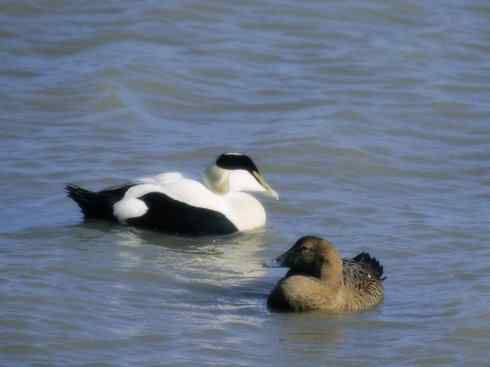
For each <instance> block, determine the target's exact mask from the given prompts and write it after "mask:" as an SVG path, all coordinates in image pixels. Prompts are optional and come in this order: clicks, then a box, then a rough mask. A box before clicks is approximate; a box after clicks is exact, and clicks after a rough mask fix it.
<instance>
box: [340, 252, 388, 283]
mask: <svg viewBox="0 0 490 367" xmlns="http://www.w3.org/2000/svg"><path fill="white" fill-rule="evenodd" d="M343 276H344V283H345V284H346V285H348V286H351V287H353V288H357V289H364V288H367V287H368V286H369V284H371V283H379V282H382V281H383V280H385V279H386V277H383V266H382V265H381V264H380V262H379V261H378V260H377V259H376V258H375V257H373V256H371V255H369V254H368V253H367V252H362V253H360V254H359V255H357V256H356V257H354V258H352V259H343Z"/></svg>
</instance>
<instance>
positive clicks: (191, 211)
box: [114, 179, 237, 235]
mask: <svg viewBox="0 0 490 367" xmlns="http://www.w3.org/2000/svg"><path fill="white" fill-rule="evenodd" d="M229 212H230V210H229V208H228V205H227V203H226V201H225V199H223V197H222V196H221V195H217V194H215V193H213V192H212V191H210V190H209V189H207V188H206V187H205V186H204V185H203V184H201V183H200V182H198V181H194V180H190V179H180V180H176V181H167V183H165V184H148V183H143V184H139V185H135V186H134V187H132V188H130V189H129V190H128V191H127V192H126V194H125V195H124V197H123V198H122V199H121V200H120V201H119V202H117V203H116V204H115V205H114V215H115V216H116V218H117V219H118V220H119V221H120V222H123V223H129V224H133V225H141V226H147V227H152V228H156V229H160V230H163V231H166V232H171V233H180V234H191V235H194V234H203V233H209V234H225V233H233V232H236V231H237V228H236V226H235V225H234V224H233V222H232V220H231V219H230V218H231V215H230V214H229Z"/></svg>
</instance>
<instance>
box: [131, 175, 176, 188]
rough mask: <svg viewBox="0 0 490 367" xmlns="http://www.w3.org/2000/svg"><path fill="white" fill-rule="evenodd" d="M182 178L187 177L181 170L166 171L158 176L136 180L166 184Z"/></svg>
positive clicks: (137, 180)
mask: <svg viewBox="0 0 490 367" xmlns="http://www.w3.org/2000/svg"><path fill="white" fill-rule="evenodd" d="M182 179H185V177H184V175H182V174H181V173H180V172H165V173H160V174H159V175H156V176H148V177H140V178H138V179H136V180H135V182H136V183H146V184H153V185H162V186H165V185H168V184H170V183H173V182H177V181H180V180H182Z"/></svg>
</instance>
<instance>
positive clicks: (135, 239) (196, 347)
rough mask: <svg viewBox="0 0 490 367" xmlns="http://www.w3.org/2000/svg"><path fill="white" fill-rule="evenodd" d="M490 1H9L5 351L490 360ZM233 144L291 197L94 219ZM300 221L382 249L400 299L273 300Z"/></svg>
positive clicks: (390, 292)
mask: <svg viewBox="0 0 490 367" xmlns="http://www.w3.org/2000/svg"><path fill="white" fill-rule="evenodd" d="M489 42H490V6H489V5H488V3H487V2H486V1H483V0H480V1H462V0H461V1H448V2H442V1H435V2H425V1H411V2H409V3H407V2H404V1H391V2H383V1H373V0H371V1H355V0H354V1H330V2H326V1H305V2H295V1H277V0H269V1H249V2H241V3H237V2H227V1H222V0H219V1H218V0H213V1H166V2H161V1H152V0H146V1H139V2H130V1H104V2H95V1H94V2H81V1H68V0H47V1H37V2H34V1H24V2H22V3H21V2H16V1H6V0H3V1H1V2H0V60H1V63H0V110H1V114H0V124H1V125H0V126H1V127H2V129H1V130H0V143H1V144H0V152H1V156H2V157H3V159H2V160H1V161H0V190H1V192H2V193H3V195H2V199H1V205H0V216H1V218H2V220H1V221H0V254H1V255H0V269H1V272H0V300H1V301H0V331H1V332H0V345H1V346H0V365H2V366H26V365H38V366H54V365H57V366H67V365H76V366H88V365H90V366H95V365H97V366H134V365H141V366H160V365H161V366H163V365H168V366H196V365H200V366H204V365H210V366H265V365H267V366H270V365H274V366H300V365H310V366H314V365H318V366H324V365H335V366H359V365H369V366H387V365H400V366H402V365H403V366H413V365H417V366H447V365H463V364H464V365H471V366H477V365H488V346H489V342H488V340H489V337H490V327H489V321H490V311H489V308H488V305H489V303H490V265H489V259H490V249H489V242H490V241H489V240H490V236H489V232H488V231H489V218H490V209H489V199H490V125H489V124H490V61H489V60H490V43H489ZM223 151H243V152H246V153H249V154H250V155H251V156H252V157H254V158H255V159H256V161H257V163H258V165H259V166H260V167H261V168H262V169H263V171H264V173H265V175H266V176H267V177H268V179H269V181H270V183H271V184H272V186H273V187H274V188H275V189H276V190H277V191H278V192H279V193H280V194H281V201H279V202H272V201H271V200H268V199H264V200H263V201H264V203H265V205H266V207H267V209H268V215H269V221H268V224H267V227H266V228H265V229H264V230H261V231H258V232H255V233H249V234H244V235H238V236H232V237H225V238H220V239H210V238H205V239H197V240H196V239H185V238H184V239H183V238H175V237H169V236H165V235H162V234H158V233H153V232H146V231H141V230H135V229H131V228H126V227H117V226H109V225H106V224H104V223H87V224H83V223H82V222H81V218H80V214H79V211H78V209H77V208H76V206H75V205H74V204H73V203H72V202H70V201H69V200H68V199H66V198H65V196H64V193H63V187H64V185H65V184H66V183H68V182H73V183H79V184H82V185H85V186H88V187H90V188H94V189H98V188H103V187H105V186H107V185H110V184H116V183H121V182H124V181H125V180H127V179H130V178H133V177H139V176H143V175H150V174H154V173H159V172H163V171H167V170H181V171H183V172H187V173H190V174H193V175H196V176H197V175H198V174H199V173H200V171H201V169H202V168H203V167H204V166H206V165H207V164H208V163H209V161H211V160H212V159H214V158H215V156H216V155H217V154H219V153H221V152H223ZM304 234H318V235H322V236H325V237H328V238H329V239H331V240H332V241H333V242H334V243H335V244H337V246H338V247H339V249H340V250H341V252H342V254H344V255H345V256H351V255H355V254H356V253H358V252H360V251H364V250H369V251H370V252H371V253H372V254H374V255H375V256H376V257H378V258H379V259H380V260H381V261H382V263H383V265H384V266H385V270H386V273H387V276H388V279H387V280H386V282H385V288H386V299H385V301H384V303H383V304H382V305H381V306H379V307H377V308H376V309H374V310H371V311H368V312H365V313H361V314H349V315H336V316H332V315H326V314H321V313H312V314H304V315H291V314H286V315H284V314H275V313H270V312H269V311H268V310H267V308H266V306H265V299H266V296H267V294H268V292H269V290H270V289H271V288H272V286H273V284H274V283H275V282H276V281H277V280H278V279H279V278H280V277H281V276H282V274H283V270H270V269H265V268H264V267H263V266H262V263H263V262H264V261H265V260H267V259H269V258H271V257H274V256H276V255H278V254H279V253H281V252H282V251H283V250H284V249H286V248H287V247H288V246H289V245H290V244H291V243H292V242H293V241H294V240H295V239H296V238H298V237H299V236H300V235H304Z"/></svg>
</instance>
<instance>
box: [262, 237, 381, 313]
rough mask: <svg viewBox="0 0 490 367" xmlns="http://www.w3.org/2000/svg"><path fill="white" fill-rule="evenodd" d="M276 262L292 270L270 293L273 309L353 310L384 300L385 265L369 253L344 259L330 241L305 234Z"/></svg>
mask: <svg viewBox="0 0 490 367" xmlns="http://www.w3.org/2000/svg"><path fill="white" fill-rule="evenodd" d="M275 262H276V263H277V265H278V266H284V267H288V268H289V269H290V270H289V272H288V273H287V274H286V276H285V277H284V278H282V279H281V280H280V281H279V282H278V283H277V285H276V286H275V287H274V289H273V290H272V292H271V293H270V295H269V298H268V300H267V305H268V306H269V308H270V309H271V310H274V311H293V312H302V311H329V312H354V311H363V310H365V309H367V308H369V307H372V306H374V305H376V304H378V303H379V302H381V301H382V300H383V280H384V279H385V278H384V277H383V267H382V266H381V264H380V263H379V262H378V261H377V260H376V259H375V258H374V257H371V256H370V255H369V254H368V253H365V252H363V253H361V254H359V255H357V256H356V257H354V258H352V259H342V258H341V257H340V255H339V253H338V252H337V250H336V249H335V247H334V246H333V245H332V244H331V243H330V242H329V241H327V240H324V239H322V238H319V237H314V236H305V237H302V238H300V239H299V240H298V241H297V242H296V243H295V244H294V246H293V247H291V248H290V249H289V250H288V251H287V252H285V253H284V254H283V255H281V256H280V257H278V258H277V259H276V260H275Z"/></svg>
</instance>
